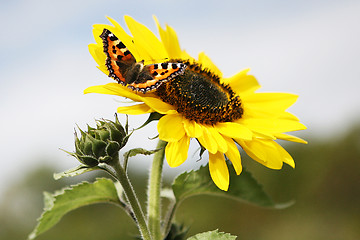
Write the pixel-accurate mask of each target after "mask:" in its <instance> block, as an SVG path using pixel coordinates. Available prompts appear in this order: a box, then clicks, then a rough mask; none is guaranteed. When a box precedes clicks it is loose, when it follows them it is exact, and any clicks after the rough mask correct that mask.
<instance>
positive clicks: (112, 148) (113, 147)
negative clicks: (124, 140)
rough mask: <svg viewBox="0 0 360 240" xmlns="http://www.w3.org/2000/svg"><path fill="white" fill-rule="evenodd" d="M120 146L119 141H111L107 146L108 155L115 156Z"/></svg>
mask: <svg viewBox="0 0 360 240" xmlns="http://www.w3.org/2000/svg"><path fill="white" fill-rule="evenodd" d="M120 148H121V147H120V144H119V143H118V142H115V141H109V142H108V144H107V146H106V148H105V152H106V155H108V156H114V155H116V154H119V150H120Z"/></svg>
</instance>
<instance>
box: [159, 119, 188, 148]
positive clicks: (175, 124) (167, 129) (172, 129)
mask: <svg viewBox="0 0 360 240" xmlns="http://www.w3.org/2000/svg"><path fill="white" fill-rule="evenodd" d="M182 121H183V119H182V116H181V115H180V114H173V115H165V116H163V117H161V118H160V120H159V122H158V125H157V129H158V132H159V138H160V139H161V140H164V141H166V142H176V141H179V140H180V139H181V138H182V137H183V136H184V135H185V130H184V126H183V123H182Z"/></svg>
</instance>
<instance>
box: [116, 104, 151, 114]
mask: <svg viewBox="0 0 360 240" xmlns="http://www.w3.org/2000/svg"><path fill="white" fill-rule="evenodd" d="M117 112H118V113H123V114H130V115H139V114H145V113H151V112H153V110H152V109H151V108H150V107H149V106H148V105H146V104H145V103H141V104H136V105H132V106H126V107H118V109H117Z"/></svg>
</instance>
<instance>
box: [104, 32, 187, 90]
mask: <svg viewBox="0 0 360 240" xmlns="http://www.w3.org/2000/svg"><path fill="white" fill-rule="evenodd" d="M100 37H101V39H102V40H103V44H104V52H105V54H106V56H107V58H106V62H105V65H106V67H107V69H108V70H109V77H111V78H113V79H115V80H116V81H118V83H120V84H122V85H124V86H127V87H129V88H130V89H132V90H134V91H137V92H142V93H146V92H148V91H151V90H155V89H156V88H158V87H159V86H160V84H161V83H163V82H165V81H169V80H171V79H173V78H174V77H176V76H178V75H180V74H183V73H184V70H185V69H186V67H187V66H186V64H184V63H171V62H165V63H155V64H149V65H144V60H142V61H140V62H136V60H135V58H134V56H133V55H132V54H131V52H130V51H129V50H128V49H127V47H126V46H125V45H124V44H123V43H122V42H121V41H120V40H119V39H118V38H117V37H116V36H115V35H114V34H113V33H112V32H110V31H109V30H108V29H104V31H103V33H102V34H101V35H100Z"/></svg>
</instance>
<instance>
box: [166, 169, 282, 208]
mask: <svg viewBox="0 0 360 240" xmlns="http://www.w3.org/2000/svg"><path fill="white" fill-rule="evenodd" d="M228 165H229V166H228V168H229V171H230V187H229V190H228V191H222V190H220V189H219V188H217V187H216V185H215V184H214V183H213V181H212V179H211V177H210V173H209V167H208V165H206V166H203V167H201V168H200V169H198V170H196V171H191V172H185V173H183V174H181V175H179V176H178V177H177V178H176V179H175V181H174V183H173V185H172V189H173V191H174V195H175V198H176V200H177V202H180V201H182V200H184V199H186V198H187V197H190V196H193V195H199V194H209V195H212V194H213V195H217V196H224V197H229V198H232V199H235V200H239V201H245V202H248V203H252V204H255V205H258V206H262V207H277V205H275V204H274V202H273V201H272V200H271V198H270V197H269V196H268V195H267V194H266V193H265V191H264V190H263V188H262V186H261V185H260V184H259V183H258V182H257V181H256V180H255V179H254V178H253V177H252V175H251V174H250V173H249V172H247V171H246V170H245V169H243V171H242V173H241V174H240V175H236V173H235V170H234V168H233V166H231V164H230V163H228Z"/></svg>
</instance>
